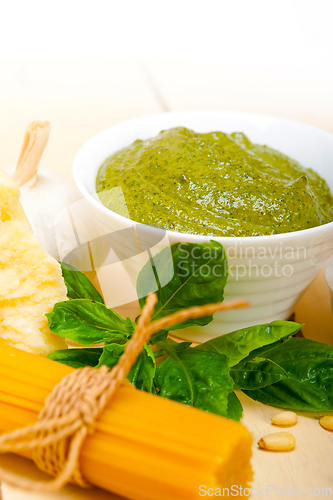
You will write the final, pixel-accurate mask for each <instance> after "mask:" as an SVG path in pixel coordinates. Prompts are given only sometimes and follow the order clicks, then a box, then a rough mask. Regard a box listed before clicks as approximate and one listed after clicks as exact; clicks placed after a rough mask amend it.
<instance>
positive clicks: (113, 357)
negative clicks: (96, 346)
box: [97, 344, 126, 369]
mask: <svg viewBox="0 0 333 500" xmlns="http://www.w3.org/2000/svg"><path fill="white" fill-rule="evenodd" d="M125 347H126V346H125V345H119V344H105V346H104V348H103V353H102V355H101V357H100V359H99V363H98V365H97V368H100V367H101V366H107V367H108V368H110V369H111V368H113V367H114V365H116V364H117V363H118V360H119V358H120V356H121V355H122V354H123V352H124V350H125Z"/></svg>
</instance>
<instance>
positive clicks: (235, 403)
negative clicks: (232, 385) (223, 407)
mask: <svg viewBox="0 0 333 500" xmlns="http://www.w3.org/2000/svg"><path fill="white" fill-rule="evenodd" d="M242 416H243V407H242V403H241V402H240V401H239V399H238V397H237V396H236V393H235V392H231V393H230V394H229V396H228V418H231V419H232V420H237V422H238V421H239V420H240V419H241V418H242Z"/></svg>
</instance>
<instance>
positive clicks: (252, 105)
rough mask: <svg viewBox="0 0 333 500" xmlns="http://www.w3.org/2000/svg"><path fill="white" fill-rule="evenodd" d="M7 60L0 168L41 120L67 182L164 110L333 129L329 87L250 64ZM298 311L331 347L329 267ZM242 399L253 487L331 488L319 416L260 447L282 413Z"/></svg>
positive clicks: (21, 466)
mask: <svg viewBox="0 0 333 500" xmlns="http://www.w3.org/2000/svg"><path fill="white" fill-rule="evenodd" d="M0 65H1V66H0V72H1V75H2V78H1V79H0V140H1V148H0V165H1V166H2V167H4V168H6V167H9V166H12V165H15V163H16V160H17V157H18V154H19V150H20V146H21V141H22V139H23V133H24V128H25V126H26V125H27V124H28V123H29V122H30V121H32V120H34V119H42V120H49V121H50V122H51V125H52V132H51V138H50V142H49V145H48V147H47V150H46V152H45V155H44V157H43V161H42V168H49V169H51V170H54V171H57V172H59V173H61V174H62V175H63V176H64V177H66V178H67V179H69V180H71V164H72V160H73V157H74V155H75V153H76V151H77V150H78V149H79V147H80V146H81V145H82V144H83V143H84V142H85V141H86V140H87V139H89V138H90V137H91V136H92V135H94V134H96V133H97V132H99V131H100V130H102V129H104V128H106V127H109V126H111V125H113V124H116V123H118V122H121V121H124V120H127V119H130V118H135V117H138V116H142V115H147V114H151V113H157V112H161V111H168V110H181V109H200V108H201V109H213V108H214V109H233V110H243V111H256V112H263V113H268V114H274V115H278V116H283V117H287V118H292V119H296V120H299V121H303V122H306V123H309V124H312V125H315V126H319V127H321V128H324V129H326V130H328V131H331V132H333V101H332V100H330V99H328V95H329V92H331V87H330V86H329V85H327V86H325V85H324V84H322V83H320V84H319V83H318V82H316V81H315V80H313V79H308V80H305V81H300V80H299V79H297V78H294V79H293V78H292V77H291V78H289V79H287V78H286V77H285V76H283V75H281V76H277V75H276V74H273V73H267V72H266V73H260V72H259V71H258V70H256V71H254V70H253V71H252V70H251V69H248V70H247V71H246V75H245V76H246V85H245V86H244V85H242V83H241V82H242V79H244V70H241V69H240V68H237V67H227V66H224V65H222V64H213V63H200V64H199V63H194V62H183V63H180V62H177V61H171V60H169V61H168V60H165V61H161V60H141V61H138V60H134V59H114V60H107V59H94V60H85V59H81V60H73V61H71V60H53V61H30V62H27V61H19V60H17V61H10V60H8V61H1V62H0ZM259 82H260V85H259ZM295 312H296V320H297V321H299V322H304V323H306V326H305V328H304V335H305V336H306V337H307V338H311V339H316V340H319V341H322V342H327V343H330V344H332V345H333V318H332V314H331V311H330V305H329V293H328V288H327V286H326V284H325V281H324V277H323V273H321V274H320V275H319V277H318V278H317V279H316V280H315V281H314V282H313V283H312V285H310V287H309V288H308V290H307V291H306V293H305V294H304V296H303V297H302V299H301V300H300V302H299V303H298V305H297V307H296V311H295ZM240 398H241V400H242V404H243V406H244V418H243V423H244V424H245V425H246V426H247V427H248V429H249V430H250V432H251V433H252V435H253V438H254V445H253V460H252V464H253V468H254V471H255V478H254V482H253V487H259V485H260V487H261V488H266V485H268V490H270V492H267V494H265V495H264V497H265V498H276V497H277V496H282V494H284V496H288V494H289V495H290V496H292V488H294V489H295V488H299V489H300V490H301V493H302V495H301V496H311V494H310V493H311V492H310V491H308V492H307V491H306V490H307V488H312V490H314V489H315V488H319V489H320V490H321V489H322V488H331V489H332V491H333V467H332V464H333V433H329V432H327V431H324V430H323V429H322V428H321V427H320V426H319V424H318V421H317V420H316V419H314V418H311V417H309V416H304V415H301V416H300V417H299V422H298V424H297V425H296V426H295V427H294V428H292V430H291V432H292V433H293V434H294V435H295V437H296V440H297V446H296V449H295V450H294V451H293V452H289V453H278V454H277V453H269V452H263V451H260V450H258V449H257V446H256V442H257V441H258V439H259V438H260V437H262V436H263V435H264V434H267V433H270V432H273V431H274V430H276V429H274V428H273V427H272V426H271V424H270V417H271V416H272V415H273V414H275V413H276V412H277V411H276V409H274V408H271V407H267V406H264V405H262V404H260V403H256V402H254V401H252V400H250V399H249V398H248V397H246V396H244V395H241V396H240ZM1 464H4V465H5V466H6V467H8V468H12V469H13V468H14V469H16V470H18V471H19V473H21V474H24V473H26V471H29V474H36V470H35V468H34V466H33V465H32V464H30V463H28V462H27V461H25V460H24V459H21V458H18V457H13V456H12V457H2V458H1ZM275 488H276V490H275ZM283 488H285V490H284V493H279V490H278V489H280V490H281V491H282V490H283ZM318 491H319V490H318V489H317V490H315V491H314V493H312V496H325V494H323V495H322V494H321V491H320V495H318ZM265 493H266V490H265ZM286 493H287V494H286ZM296 493H298V490H297V491H296ZM331 494H332V495H333V492H332V493H331ZM2 495H3V498H4V500H28V499H33V500H39V499H42V498H46V495H37V494H33V495H31V494H26V493H22V492H20V491H17V490H14V489H12V488H9V487H8V486H6V485H3V486H2ZM261 496H263V493H261ZM294 496H295V495H294ZM47 498H50V500H53V499H54V500H55V499H58V498H63V499H66V498H68V499H69V498H71V499H73V498H77V499H82V500H90V499H96V498H98V499H100V500H104V499H105V500H107V499H109V500H111V499H113V500H116V498H118V497H115V496H114V495H112V494H110V493H107V492H102V491H101V490H97V489H93V490H91V491H83V490H80V489H78V488H75V487H73V486H69V487H67V488H66V489H65V490H64V491H63V492H61V493H60V494H52V495H50V496H47ZM156 500H158V499H156Z"/></svg>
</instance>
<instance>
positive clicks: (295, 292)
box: [73, 111, 333, 342]
mask: <svg viewBox="0 0 333 500" xmlns="http://www.w3.org/2000/svg"><path fill="white" fill-rule="evenodd" d="M175 126H185V127H188V128H192V129H194V130H195V131H197V132H210V131H214V130H219V131H223V132H228V133H231V132H235V131H240V132H244V133H245V134H246V135H247V136H248V137H249V139H250V140H251V141H253V142H257V143H260V144H267V145H269V146H271V147H273V148H276V149H278V150H280V151H281V152H283V153H285V154H287V155H288V156H290V157H292V158H294V159H296V160H298V161H299V162H300V163H301V164H302V165H303V166H305V167H311V168H313V169H314V170H316V171H317V172H318V173H319V174H320V175H321V176H322V177H323V178H324V179H326V181H327V183H328V185H329V186H330V189H331V191H332V192H333V135H331V134H329V133H327V132H325V131H323V130H319V129H316V128H313V127H310V126H308V125H304V124H301V123H297V122H293V121H290V120H284V119H281V118H275V117H272V116H267V115H258V114H251V113H239V112H231V111H184V112H172V113H161V114H156V115H151V116H146V117H142V118H138V119H135V120H131V121H127V122H124V123H120V124H119V125H116V126H113V127H110V128H108V129H106V130H104V131H102V132H100V133H99V134H97V135H96V136H95V137H93V138H92V139H90V140H89V141H88V142H87V143H86V144H85V145H84V146H83V147H82V148H81V149H80V150H79V152H78V153H77V155H76V157H75V159H74V164H73V177H74V181H75V184H76V186H77V187H78V189H79V190H80V192H81V193H82V195H83V197H84V198H85V199H86V200H88V201H87V203H88V205H89V211H91V214H93V217H94V221H95V223H94V224H93V226H94V228H95V227H97V226H100V227H103V228H104V229H102V230H101V231H102V232H103V231H104V233H106V231H109V232H110V233H114V238H113V239H112V238H111V240H112V241H111V240H110V241H111V243H110V245H113V255H117V256H118V258H120V259H122V260H123V264H124V266H125V268H126V269H127V270H129V273H130V277H131V280H132V281H133V280H135V278H136V275H137V272H138V270H139V269H140V268H141V267H142V265H143V264H144V263H145V262H146V261H147V260H148V258H149V254H150V255H154V254H155V253H156V252H157V251H159V250H160V249H161V248H162V247H163V246H167V245H168V243H170V244H173V243H175V242H180V241H184V242H198V243H203V242H207V241H209V240H210V239H212V238H211V237H207V236H195V235H190V234H186V233H176V232H173V231H167V232H166V235H165V237H164V238H163V239H162V241H160V242H159V243H157V242H158V240H159V236H158V230H157V229H156V228H153V227H150V226H143V225H139V226H138V227H139V232H140V234H139V240H140V248H139V249H138V248H137V241H138V231H137V230H136V232H135V231H132V232H131V228H132V229H133V222H132V221H130V220H129V219H127V218H125V217H122V216H120V215H118V214H116V213H114V212H112V211H110V210H108V209H107V208H106V207H104V206H103V205H102V204H101V203H100V201H99V200H98V198H97V196H96V190H95V180H96V175H97V171H98V169H99V167H100V165H101V164H102V162H103V161H104V160H105V159H106V158H107V157H108V156H109V155H111V154H112V153H113V152H115V151H117V150H119V149H120V148H123V147H125V146H127V145H129V144H131V143H132V142H133V141H134V140H136V139H147V138H149V137H153V136H155V135H157V134H158V133H159V132H160V131H161V130H163V129H167V128H170V127H175ZM97 221H98V222H97ZM126 228H127V229H126ZM115 232H118V233H117V234H116V233H115ZM214 239H215V240H217V241H219V242H221V243H222V244H223V246H224V248H225V249H226V251H227V255H228V261H229V266H230V267H231V269H232V273H233V275H232V273H231V274H230V275H229V280H228V284H227V286H226V289H225V296H226V299H234V298H246V299H248V300H249V301H250V303H251V308H250V309H244V310H235V311H230V312H227V313H219V314H216V315H215V318H214V321H213V322H212V323H210V324H209V325H207V326H205V327H204V328H196V327H195V328H187V329H184V330H179V331H178V333H177V334H178V336H180V337H181V338H184V339H189V340H192V341H199V342H201V341H205V340H207V339H209V338H212V337H215V336H218V335H221V334H222V333H227V332H229V331H232V330H235V329H238V328H242V327H245V326H250V325H254V324H260V323H266V322H269V321H272V320H276V319H287V318H288V317H289V316H290V314H291V313H292V312H293V307H294V305H295V303H296V301H297V300H298V298H299V297H300V295H301V294H302V292H303V291H304V290H305V289H306V287H307V286H308V285H309V284H310V282H311V281H312V280H313V279H314V278H315V277H316V275H317V274H318V272H319V270H320V269H321V268H322V267H323V266H325V264H326V262H327V260H328V258H329V257H330V256H331V255H332V253H333V222H330V223H329V224H325V225H323V226H319V227H315V228H311V229H306V230H303V231H297V232H293V233H285V234H277V235H271V236H256V237H215V238H214ZM134 248H136V250H133V249H134ZM134 253H135V254H136V255H134ZM109 262H110V263H111V264H115V263H116V259H114V260H113V261H112V259H111V260H110V259H109ZM97 267H98V266H97ZM103 275H104V272H101V273H100V276H101V277H102V278H103ZM110 279H112V274H111V278H110V277H108V278H107V281H108V282H109V280H110ZM113 286H114V287H116V288H119V290H120V289H121V283H117V284H114V285H113ZM119 293H120V292H119ZM125 295H126V293H125ZM131 300H133V291H132V292H131V293H129V295H128V300H127V302H130V301H131ZM122 302H124V300H123V299H122ZM124 303H125V302H124Z"/></svg>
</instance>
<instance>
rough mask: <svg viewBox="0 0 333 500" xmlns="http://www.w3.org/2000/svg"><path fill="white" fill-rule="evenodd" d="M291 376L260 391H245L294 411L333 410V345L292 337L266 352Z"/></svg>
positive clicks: (265, 401) (266, 402)
mask: <svg viewBox="0 0 333 500" xmlns="http://www.w3.org/2000/svg"><path fill="white" fill-rule="evenodd" d="M266 357H267V358H268V359H270V360H272V361H273V362H274V363H276V364H278V365H279V366H280V367H281V368H282V369H283V370H284V371H285V372H286V374H287V376H288V378H287V379H285V380H281V381H280V382H277V383H275V384H272V385H270V386H267V387H263V388H261V389H258V390H251V391H244V392H245V393H246V394H247V395H248V396H250V397H251V398H252V399H255V400H256V401H261V402H262V403H265V404H269V405H272V406H280V407H282V408H289V409H293V410H305V411H332V410H333V347H332V346H330V345H328V344H322V343H319V342H315V341H313V340H308V339H304V338H292V339H290V340H289V341H288V342H286V343H284V344H281V345H280V346H278V347H276V348H275V349H272V350H271V351H269V352H267V353H266Z"/></svg>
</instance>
